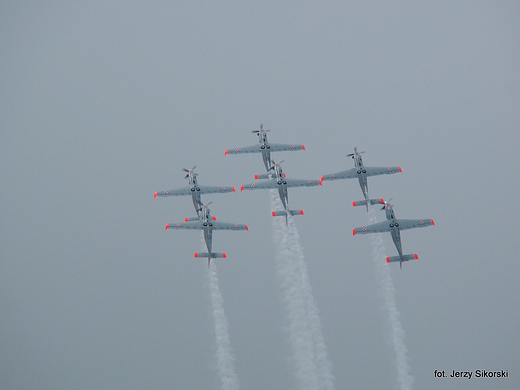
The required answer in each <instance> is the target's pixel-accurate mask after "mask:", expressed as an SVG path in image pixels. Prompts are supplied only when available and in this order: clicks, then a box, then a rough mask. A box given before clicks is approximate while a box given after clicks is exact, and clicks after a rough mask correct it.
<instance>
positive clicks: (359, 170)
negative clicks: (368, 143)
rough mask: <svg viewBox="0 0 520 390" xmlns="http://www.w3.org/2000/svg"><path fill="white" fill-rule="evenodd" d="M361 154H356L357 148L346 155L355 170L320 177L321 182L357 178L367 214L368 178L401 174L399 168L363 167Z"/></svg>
mask: <svg viewBox="0 0 520 390" xmlns="http://www.w3.org/2000/svg"><path fill="white" fill-rule="evenodd" d="M361 153H365V152H358V151H357V147H355V148H354V153H349V154H347V157H352V158H353V159H354V165H355V168H352V169H347V170H346V171H341V172H337V173H331V174H329V175H323V176H322V177H321V181H324V180H337V179H354V178H357V179H358V180H359V185H360V187H361V191H363V196H364V197H365V200H366V201H367V204H366V206H367V212H368V201H369V197H368V181H367V177H368V176H378V175H389V174H392V173H398V172H402V171H401V167H365V166H364V164H363V159H362V158H361Z"/></svg>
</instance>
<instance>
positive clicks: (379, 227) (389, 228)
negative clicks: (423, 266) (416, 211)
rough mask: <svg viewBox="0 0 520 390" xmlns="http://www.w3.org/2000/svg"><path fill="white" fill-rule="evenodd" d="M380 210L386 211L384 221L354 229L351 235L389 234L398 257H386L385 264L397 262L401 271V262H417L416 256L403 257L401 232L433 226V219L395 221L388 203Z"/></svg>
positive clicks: (360, 203)
mask: <svg viewBox="0 0 520 390" xmlns="http://www.w3.org/2000/svg"><path fill="white" fill-rule="evenodd" d="M363 204H364V203H363V202H362V201H360V202H354V203H353V205H354V206H360V205H363ZM381 210H385V211H386V221H384V222H378V223H374V224H372V225H368V226H363V227H359V228H355V229H354V230H353V232H352V233H353V234H354V235H356V234H366V233H383V232H390V234H391V235H392V240H393V241H394V244H395V247H396V248H397V252H398V253H399V256H392V257H387V258H386V262H387V263H393V262H397V261H398V262H399V265H400V266H401V269H403V261H408V260H417V259H418V258H419V257H418V256H417V255H416V254H412V255H403V248H402V246H401V230H406V229H414V228H420V227H426V226H432V225H435V224H434V223H433V219H397V218H395V215H394V209H393V206H392V205H391V204H389V203H385V204H384V206H383V207H382V208H381Z"/></svg>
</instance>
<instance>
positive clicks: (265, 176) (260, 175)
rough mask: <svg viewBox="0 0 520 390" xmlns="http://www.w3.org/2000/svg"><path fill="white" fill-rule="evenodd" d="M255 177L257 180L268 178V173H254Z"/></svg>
mask: <svg viewBox="0 0 520 390" xmlns="http://www.w3.org/2000/svg"><path fill="white" fill-rule="evenodd" d="M255 179H256V180H258V179H269V174H268V173H261V174H259V175H255Z"/></svg>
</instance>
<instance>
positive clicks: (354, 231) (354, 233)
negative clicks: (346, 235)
mask: <svg viewBox="0 0 520 390" xmlns="http://www.w3.org/2000/svg"><path fill="white" fill-rule="evenodd" d="M352 235H353V236H355V235H356V228H354V229H353V230H352Z"/></svg>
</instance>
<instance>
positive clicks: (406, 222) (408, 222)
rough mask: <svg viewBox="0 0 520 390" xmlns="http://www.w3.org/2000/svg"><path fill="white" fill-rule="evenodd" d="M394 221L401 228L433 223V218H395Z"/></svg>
mask: <svg viewBox="0 0 520 390" xmlns="http://www.w3.org/2000/svg"><path fill="white" fill-rule="evenodd" d="M395 222H396V223H398V224H399V228H400V229H401V230H406V229H414V228H420V227H426V226H432V225H435V224H434V223H433V219H396V220H395Z"/></svg>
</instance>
